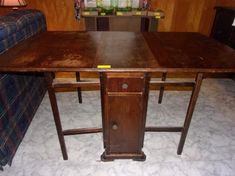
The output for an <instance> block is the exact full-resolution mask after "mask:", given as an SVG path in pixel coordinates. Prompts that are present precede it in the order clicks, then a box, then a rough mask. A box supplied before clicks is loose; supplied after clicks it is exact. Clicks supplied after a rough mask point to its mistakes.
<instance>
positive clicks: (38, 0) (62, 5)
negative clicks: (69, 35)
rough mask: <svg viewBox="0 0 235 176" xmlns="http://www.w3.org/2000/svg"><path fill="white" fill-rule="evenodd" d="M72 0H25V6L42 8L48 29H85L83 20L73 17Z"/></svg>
mask: <svg viewBox="0 0 235 176" xmlns="http://www.w3.org/2000/svg"><path fill="white" fill-rule="evenodd" d="M73 2H74V0H27V3H28V6H27V8H37V9H40V10H42V11H43V12H44V13H45V15H46V19H47V29H48V30H50V31H54V30H56V31H71V30H72V31H73V30H75V31H76V30H85V29H84V22H83V20H81V21H79V22H78V21H77V20H76V19H75V17H74V4H73Z"/></svg>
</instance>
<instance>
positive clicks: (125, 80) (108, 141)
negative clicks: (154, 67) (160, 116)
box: [101, 73, 149, 160]
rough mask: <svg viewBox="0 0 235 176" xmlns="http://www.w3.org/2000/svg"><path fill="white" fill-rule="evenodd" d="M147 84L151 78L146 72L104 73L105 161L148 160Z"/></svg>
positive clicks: (102, 81)
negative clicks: (146, 148)
mask: <svg viewBox="0 0 235 176" xmlns="http://www.w3.org/2000/svg"><path fill="white" fill-rule="evenodd" d="M148 85H149V77H148V76H147V74H145V73H103V74H102V76H101V91H102V94H101V96H102V116H103V132H104V147H105V152H104V154H103V155H102V159H103V160H106V159H117V158H132V159H136V160H144V159H145V155H144V153H143V152H142V147H143V140H144V131H145V120H146V110H147V100H148V91H149V89H148Z"/></svg>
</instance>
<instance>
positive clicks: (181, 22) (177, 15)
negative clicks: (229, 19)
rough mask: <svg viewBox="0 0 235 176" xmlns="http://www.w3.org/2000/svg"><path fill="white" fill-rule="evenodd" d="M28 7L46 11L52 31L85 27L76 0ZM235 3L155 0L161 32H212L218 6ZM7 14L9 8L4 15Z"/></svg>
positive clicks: (34, 1)
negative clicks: (162, 16) (78, 16)
mask: <svg viewBox="0 0 235 176" xmlns="http://www.w3.org/2000/svg"><path fill="white" fill-rule="evenodd" d="M27 2H28V6H27V8H37V9H40V10H42V11H43V12H44V13H45V15H46V18H47V26H48V30H49V31H76V30H85V26H84V20H83V19H82V20H80V21H77V20H76V19H75V17H74V4H73V2H74V0H40V1H39V0H27ZM216 5H220V6H235V0H152V8H153V9H162V10H163V11H165V19H162V20H160V22H159V28H158V30H159V31H195V32H201V33H203V34H206V35H209V33H210V30H211V27H212V23H213V20H214V16H215V10H214V6H216ZM3 13H6V10H5V8H1V9H0V14H3Z"/></svg>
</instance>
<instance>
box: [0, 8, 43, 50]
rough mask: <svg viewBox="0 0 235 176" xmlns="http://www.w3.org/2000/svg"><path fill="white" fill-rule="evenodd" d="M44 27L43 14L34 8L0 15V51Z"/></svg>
mask: <svg viewBox="0 0 235 176" xmlns="http://www.w3.org/2000/svg"><path fill="white" fill-rule="evenodd" d="M45 29H46V20H45V17H44V15H43V14H42V13H41V12H40V11H39V10H35V9H29V10H18V11H15V12H13V13H10V14H8V15H5V16H0V53H2V52H4V51H6V50H8V49H9V48H11V47H13V46H14V45H16V44H17V43H19V42H20V41H22V40H24V39H27V38H29V37H31V36H32V35H34V34H35V33H37V32H40V31H44V30H45Z"/></svg>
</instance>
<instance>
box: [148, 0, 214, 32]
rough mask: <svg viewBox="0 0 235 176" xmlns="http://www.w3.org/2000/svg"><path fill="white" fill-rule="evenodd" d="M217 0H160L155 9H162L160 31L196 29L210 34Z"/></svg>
mask: <svg viewBox="0 0 235 176" xmlns="http://www.w3.org/2000/svg"><path fill="white" fill-rule="evenodd" d="M215 2H216V0H174V1H173V0H158V1H153V3H152V5H153V9H162V10H163V11H164V12H165V16H166V17H165V19H163V20H160V24H159V31H179V32H180V31H188V32H189V31H190V32H191V31H194V32H201V33H203V34H209V32H210V29H211V25H212V24H211V23H212V22H211V21H213V19H214V10H213V8H214V5H215Z"/></svg>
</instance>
